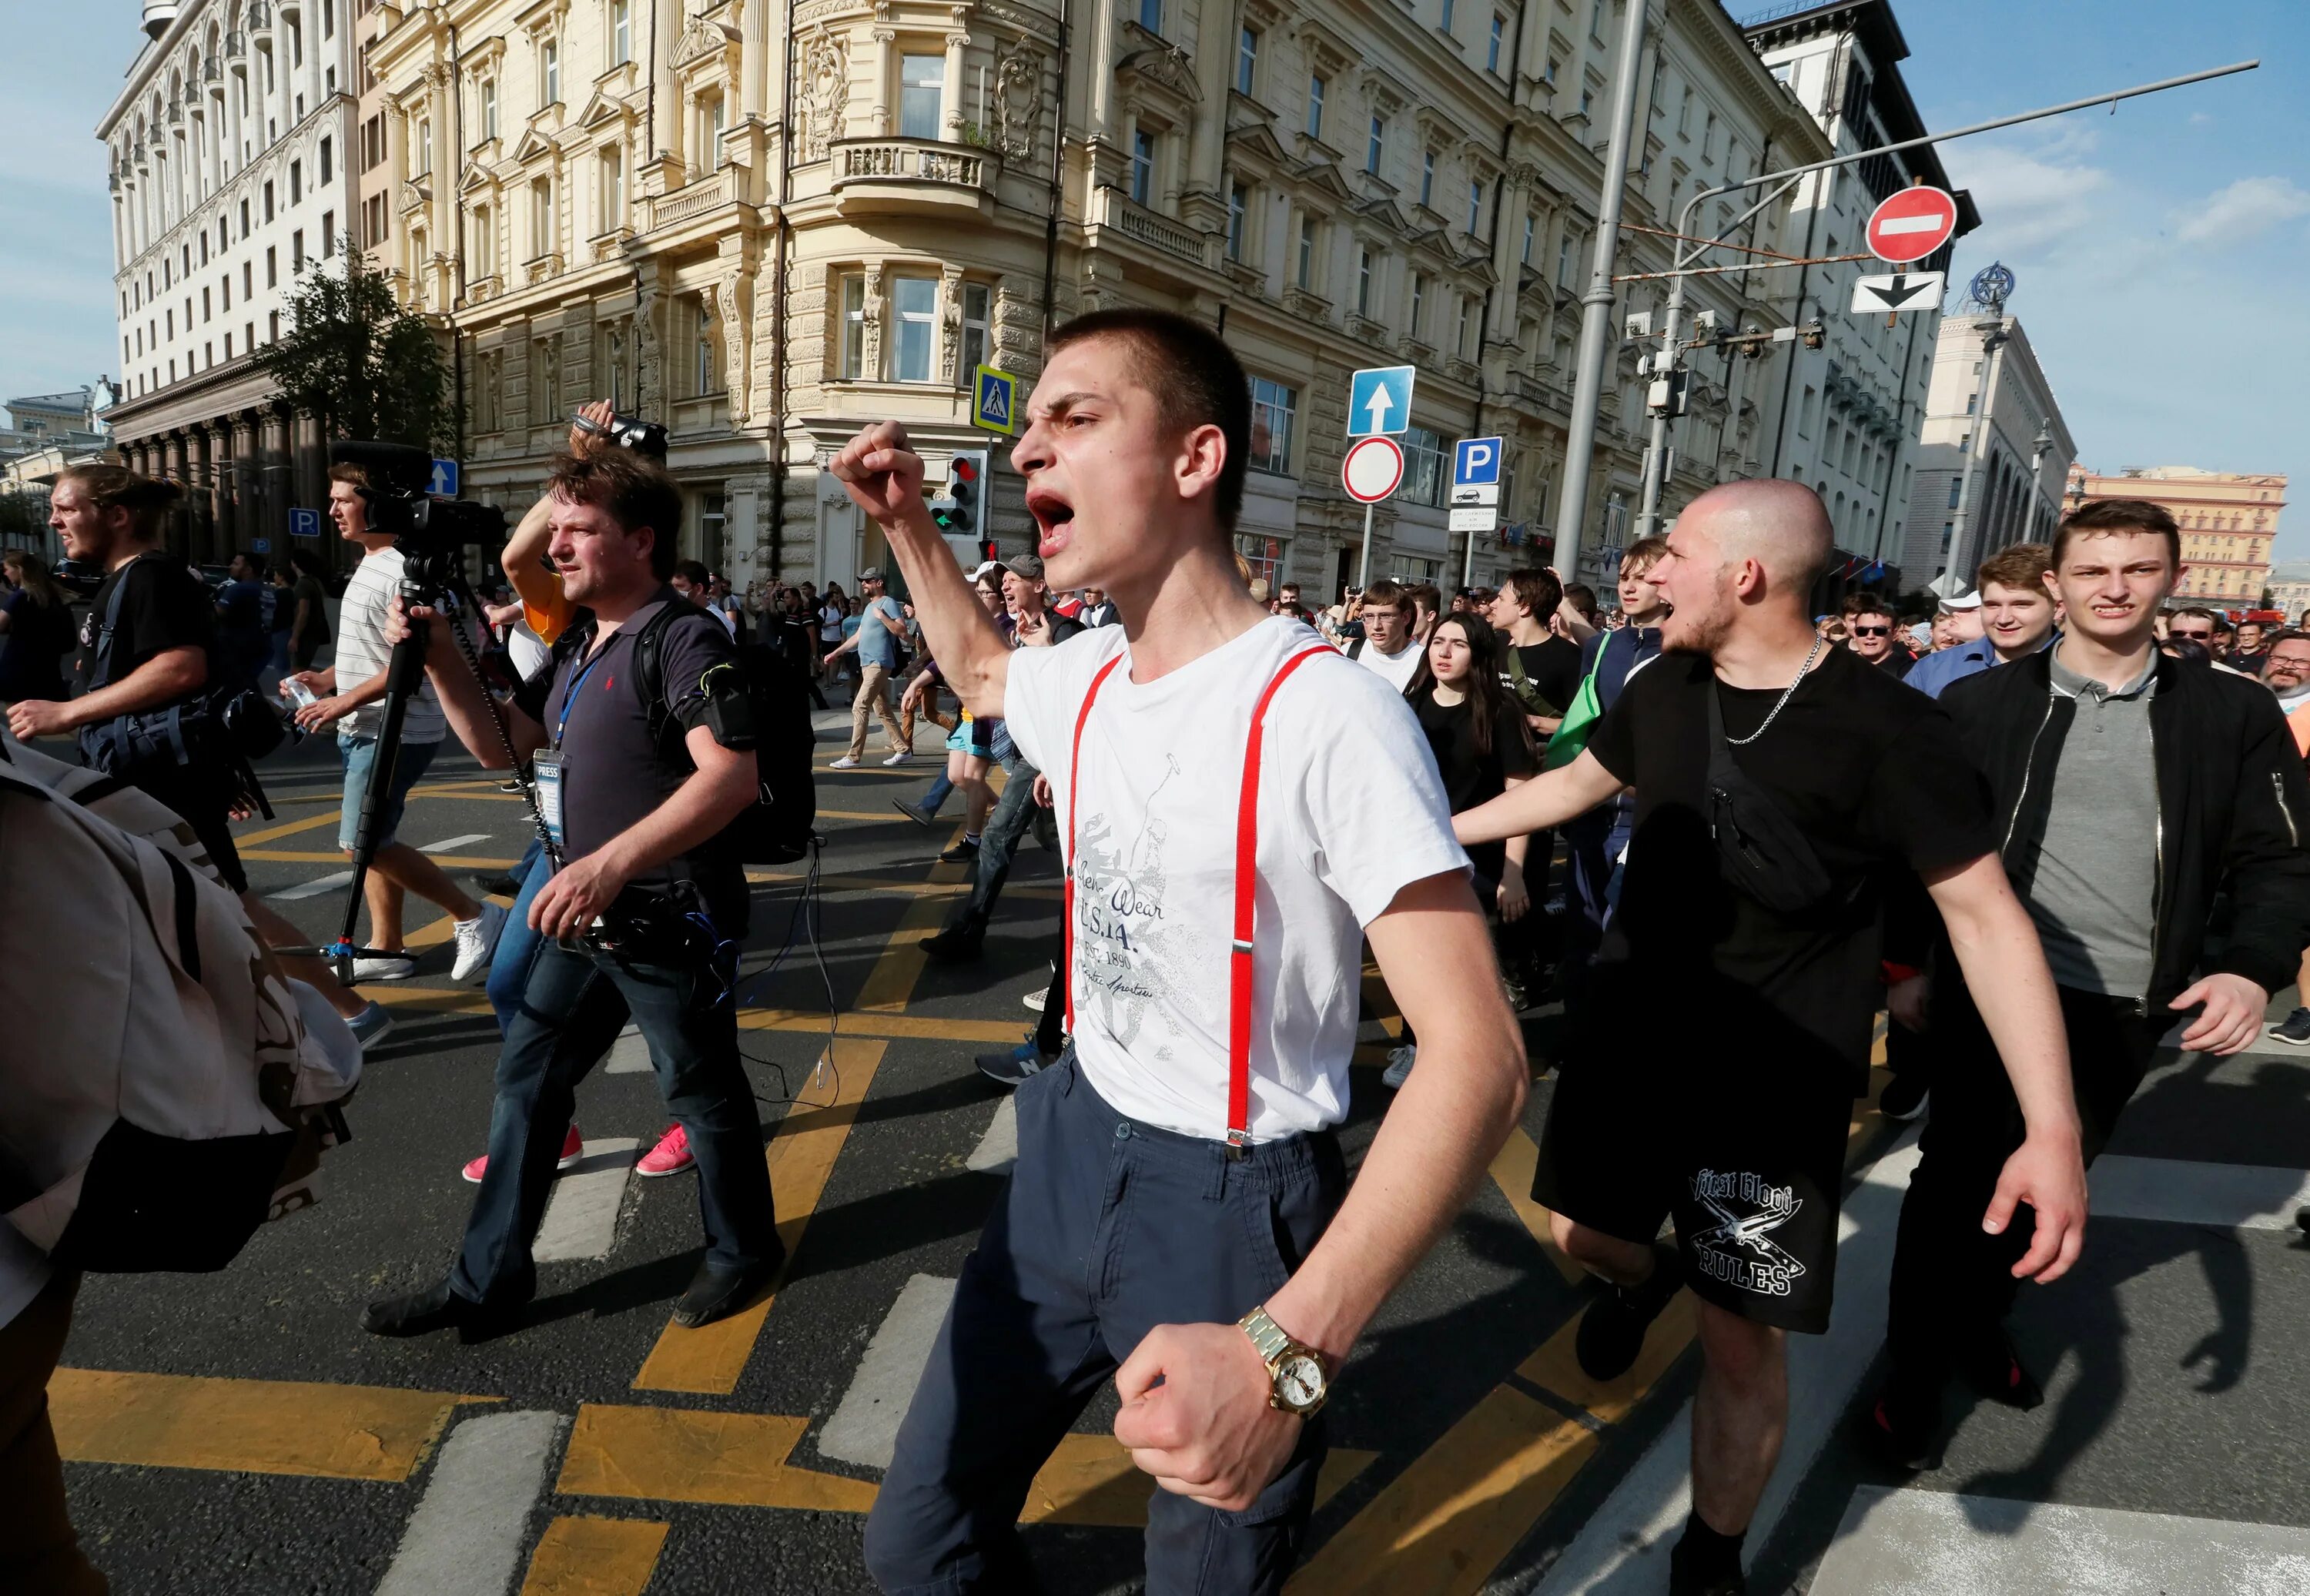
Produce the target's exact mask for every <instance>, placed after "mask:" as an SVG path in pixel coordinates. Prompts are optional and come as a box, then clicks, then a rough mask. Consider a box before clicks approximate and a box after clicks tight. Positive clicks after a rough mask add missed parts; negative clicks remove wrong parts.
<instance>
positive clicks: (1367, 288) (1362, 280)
mask: <svg viewBox="0 0 2310 1596" xmlns="http://www.w3.org/2000/svg"><path fill="white" fill-rule="evenodd" d="M1371 266H1372V262H1371V251H1370V250H1368V249H1359V250H1357V251H1356V314H1357V315H1358V316H1369V315H1370V314H1371V279H1372V271H1371Z"/></svg>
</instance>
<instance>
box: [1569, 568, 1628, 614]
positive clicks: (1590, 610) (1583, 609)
mask: <svg viewBox="0 0 2310 1596" xmlns="http://www.w3.org/2000/svg"><path fill="white" fill-rule="evenodd" d="M1623 558H1626V557H1625V556H1623ZM1564 596H1565V597H1566V598H1568V599H1570V600H1571V601H1572V607H1573V608H1574V609H1576V610H1577V611H1579V612H1580V613H1581V615H1582V617H1583V618H1584V619H1585V620H1587V621H1588V623H1589V624H1590V625H1591V626H1593V625H1594V624H1595V622H1596V619H1597V617H1598V616H1600V615H1602V613H1603V612H1602V609H1600V608H1599V607H1598V605H1597V603H1596V590H1595V589H1594V588H1593V587H1591V586H1589V585H1588V584H1587V583H1585V582H1567V583H1566V584H1565V585H1564Z"/></svg>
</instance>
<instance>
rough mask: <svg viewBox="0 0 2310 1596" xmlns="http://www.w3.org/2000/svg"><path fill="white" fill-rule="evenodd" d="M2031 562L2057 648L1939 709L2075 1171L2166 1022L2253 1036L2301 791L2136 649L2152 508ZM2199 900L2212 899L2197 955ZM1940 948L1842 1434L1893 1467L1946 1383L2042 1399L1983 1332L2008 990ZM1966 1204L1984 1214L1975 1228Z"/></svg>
mask: <svg viewBox="0 0 2310 1596" xmlns="http://www.w3.org/2000/svg"><path fill="white" fill-rule="evenodd" d="M2052 561H2053V584H2054V589H2055V591H2056V593H2057V594H2059V596H2060V599H2061V602H2062V610H2063V632H2062V638H2061V640H2060V642H2058V643H2057V644H2055V645H2054V646H2053V647H2052V648H2050V649H2046V650H2044V651H2043V652H2040V653H2036V654H2033V655H2029V656H2028V658H2026V659H2022V660H2019V661H2017V662H2014V663H2013V664H2009V665H2006V666H2003V667H2001V668H2000V669H1997V670H1993V671H1988V672H1983V673H1982V674H1980V675H1977V676H1975V677H1973V678H1971V679H1969V680H1967V681H1962V682H1959V683H1958V685H1957V686H1956V687H1954V688H1952V689H1951V690H1950V691H1949V692H1948V693H1946V694H1945V695H1944V696H1943V698H1942V700H1941V701H1942V703H1943V704H1945V705H1946V706H1947V707H1948V709H1949V713H1950V718H1951V719H1952V720H1953V721H1954V723H1955V724H1956V727H1957V731H1958V735H1959V737H1960V738H1961V739H1962V740H1963V743H1964V747H1965V751H1966V753H1967V754H1968V755H1970V757H1971V761H1972V763H1973V764H1975V765H1976V766H1977V767H1978V768H1980V770H1981V771H1982V772H1983V773H1984V774H1985V775H1986V776H1987V777H1988V778H1989V784H1990V786H1991V788H1992V810H1991V818H1992V820H1993V822H1994V830H1995V834H1996V835H1997V836H1998V837H2001V838H2002V843H2001V845H2000V852H2001V853H2002V856H2003V862H2004V868H2005V872H2006V873H2007V874H2010V877H2011V879H2012V881H2013V890H2014V891H2016V892H2017V893H2018V894H2019V898H2020V901H2021V903H2022V905H2023V906H2025V907H2026V909H2027V911H2028V915H2029V916H2030V917H2031V919H2032V920H2033V921H2034V922H2035V924H2036V938H2035V939H2033V940H2032V944H2031V947H2032V952H2033V956H2035V951H2034V950H2035V949H2036V945H2037V943H2039V942H2042V944H2043V949H2044V951H2043V954H2042V956H2041V957H2042V958H2043V959H2044V961H2045V965H2047V966H2048V967H2050V968H2051V971H2052V978H2053V980H2054V983H2055V984H2056V990H2057V999H2056V1001H2057V1002H2058V1003H2059V1013H2058V1018H2059V1020H2060V1023H2061V1024H2062V1026H2063V1028H2065V1029H2066V1031H2067V1033H2068V1043H2069V1054H2070V1057H2071V1060H2072V1069H2073V1072H2074V1076H2075V1088H2076V1090H2075V1104H2076V1106H2075V1110H2074V1122H2075V1123H2077V1124H2078V1125H2079V1126H2080V1138H2081V1140H2080V1142H2079V1144H2078V1150H2079V1151H2080V1152H2081V1154H2082V1157H2083V1158H2084V1159H2085V1160H2086V1161H2087V1162H2090V1161H2091V1160H2092V1159H2093V1158H2095V1157H2096V1156H2097V1155H2098V1154H2099V1153H2100V1151H2101V1149H2103V1147H2104V1146H2106V1144H2107V1142H2108V1141H2109V1136H2110V1132H2111V1130H2112V1129H2113V1127H2114V1126H2115V1122H2116V1120H2117V1116H2118V1115H2119V1113H2120V1112H2121V1111H2122V1110H2123V1108H2124V1106H2125V1104H2126V1102H2127V1100H2128V1099H2129V1098H2131V1097H2132V1096H2133V1093H2134V1089H2136V1088H2137V1087H2139V1086H2140V1085H2141V1078H2142V1076H2143V1074H2144V1073H2145V1072H2146V1071H2148V1070H2149V1063H2150V1060H2151V1056H2152V1054H2154V1052H2155V1051H2156V1049H2157V1047H2158V1044H2159V1039H2160V1038H2161V1037H2163V1036H2164V1035H2165V1034H2166V1032H2167V1029H2168V1028H2170V1027H2171V1026H2172V1024H2173V1023H2174V1020H2175V1016H2177V1015H2181V1016H2184V1018H2185V1019H2187V1020H2188V1024H2187V1026H2186V1028H2184V1030H2183V1032H2182V1037H2181V1045H2182V1046H2183V1048H2184V1050H2185V1051H2191V1052H2199V1053H2208V1054H2232V1053H2236V1052H2238V1051H2239V1050H2240V1049H2242V1048H2244V1047H2245V1046H2247V1045H2250V1044H2251V1043H2252V1042H2253V1041H2254V1038H2255V1037H2257V1036H2259V1035H2260V1034H2261V1032H2262V1015H2263V1011H2264V1010H2265V1009H2266V1008H2267V1007H2268V1004H2269V1002H2270V996H2271V993H2272V992H2275V991H2277V990H2279V989H2280V988H2282V987H2283V986H2285V984H2286V983H2287V977H2288V976H2291V975H2293V974H2295V973H2296V967H2297V962H2298V960H2299V958H2300V955H2301V953H2302V950H2303V948H2304V947H2305V945H2306V944H2310V853H2306V852H2305V850H2304V848H2303V846H2302V832H2301V827H2302V825H2303V823H2304V821H2305V820H2310V784H2306V782H2305V779H2304V776H2303V768H2302V759H2301V754H2300V752H2299V750H2297V748H2296V746H2295V743H2294V739H2293V737H2292V736H2291V735H2290V734H2289V733H2288V731H2287V728H2286V724H2285V720H2284V718H2283V717H2282V716H2280V714H2279V711H2278V706H2277V705H2276V704H2275V703H2274V702H2273V701H2272V698H2271V693H2270V692H2269V691H2268V690H2266V689H2264V688H2263V687H2262V686H2261V685H2260V684H2258V683H2256V682H2253V681H2245V680H2241V679H2239V678H2237V677H2235V676H2225V675H2223V674H2221V673H2219V672H2213V671H2210V670H2201V669H2198V668H2196V667H2194V666H2193V665H2191V664H2185V663H2184V662H2181V661H2177V660H2167V659H2164V658H2161V657H2160V655H2159V654H2158V648H2157V644H2156V640H2155V638H2153V637H2152V636H2151V630H2152V628H2153V626H2154V624H2155V621H2156V619H2157V615H2158V610H2159V607H2160V606H2161V605H2162V604H2163V603H2165V600H2166V598H2167V595H2168V594H2171V593H2172V592H2173V590H2174V585H2175V583H2176V582H2177V581H2178V580H2179V579H2180V577H2181V574H2182V569H2183V567H2182V561H2181V540H2180V534H2179V530H2178V528H2177V527H2176V525H2175V521H2174V518H2173V516H2171V515H2169V514H2168V513H2167V511H2166V510H2165V509H2164V508H2163V507H2159V506H2158V505H2155V504H2151V503H2149V502H2146V501H2144V500H2140V499H2103V500H2097V501H2094V502H2091V503H2089V504H2087V505H2085V506H2084V507H2082V508H2080V509H2078V510H2076V511H2073V512H2072V513H2071V515H2070V516H2069V517H2068V518H2067V519H2066V520H2064V521H2063V523H2062V525H2061V526H2060V528H2059V530H2058V531H2056V532H2055V533H2054V544H2053V551H2052ZM2113 816H2130V817H2138V818H2139V820H2141V821H2143V822H2146V823H2139V824H2133V825H2124V826H2113V825H2112V824H2111V823H2110V822H2111V818H2112V817H2113ZM2218 893H2226V894H2227V895H2228V899H2229V903H2230V924H2229V926H2228V932H2227V934H2226V935H2224V936H2223V937H2222V938H2221V939H2220V940H2219V942H2217V941H2212V940H2210V938H2209V936H2208V923H2209V920H2210V916H2211V914H2212V911H2213V906H2214V900H2215V898H2216V895H2217V894H2218ZM1936 896H1937V897H1938V896H1939V895H1938V894H1936ZM1941 908H1942V914H1943V918H1944V920H1945V921H1946V922H1947V923H1948V925H1947V934H1948V935H1949V937H1950V939H1951V940H1955V939H1956V938H1957V937H1958V935H1959V926H1958V922H1957V920H1956V917H1955V916H1954V915H1953V914H1951V912H1950V907H1949V906H1948V905H1947V904H1946V903H1943V904H1942V905H1941ZM1958 953H1959V961H1958V967H1956V968H1951V967H1950V966H1949V964H1948V963H1947V962H1946V961H1941V963H1939V964H1938V965H1937V966H1936V970H1935V974H1934V976H1933V977H1932V998H1931V1005H1930V1008H1929V1009H1928V1016H1929V1026H1928V1031H1927V1034H1928V1036H1929V1037H1931V1039H1932V1047H1933V1053H1934V1058H1933V1073H1934V1087H1933V1091H1934V1107H1933V1115H1932V1121H1931V1123H1929V1124H1928V1125H1927V1127H1926V1130H1925V1134H1924V1142H1923V1149H1924V1158H1923V1160H1922V1162H1920V1163H1919V1164H1918V1166H1917V1169H1916V1173H1915V1175H1912V1176H1911V1178H1910V1182H1909V1190H1908V1195H1907V1197H1906V1200H1905V1201H1904V1202H1903V1204H1902V1208H1901V1227H1900V1235H1899V1240H1898V1245H1897V1247H1896V1250H1895V1253H1894V1258H1893V1279H1892V1288H1891V1309H1890V1314H1889V1329H1888V1350H1889V1353H1890V1355H1891V1372H1890V1374H1889V1377H1888V1380H1887V1383H1886V1385H1885V1387H1884V1390H1883V1392H1882V1393H1881V1394H1880V1397H1879V1399H1878V1401H1877V1402H1876V1404H1875V1406H1874V1407H1873V1409H1872V1410H1871V1414H1870V1421H1869V1425H1868V1427H1867V1434H1868V1436H1869V1438H1870V1439H1871V1442H1872V1443H1873V1444H1875V1445H1876V1447H1877V1448H1878V1450H1879V1451H1880V1452H1881V1453H1883V1455H1884V1456H1885V1457H1886V1458H1887V1459H1888V1460H1889V1461H1890V1462H1896V1463H1898V1464H1901V1465H1903V1466H1906V1467H1909V1468H1916V1467H1922V1466H1924V1465H1926V1464H1928V1463H1930V1462H1932V1457H1933V1455H1934V1453H1935V1451H1936V1449H1937V1444H1938V1436H1939V1430H1940V1427H1941V1395H1942V1388H1943V1387H1944V1385H1945V1384H1946V1383H1948V1380H1949V1378H1950V1375H1953V1374H1954V1375H1962V1376H1964V1377H1965V1378H1966V1379H1967V1381H1968V1382H1969V1383H1971V1384H1973V1386H1974V1387H1975V1388H1976V1390H1978V1391H1979V1392H1982V1393H1983V1394H1984V1395H1985V1396H1988V1397H1990V1398H1991V1399H1992V1400H1993V1401H2001V1402H2005V1403H2009V1404H2010V1405H2012V1406H2015V1407H2022V1408H2028V1407H2034V1406H2035V1405H2036V1403H2037V1402H2038V1401H2040V1400H2041V1391H2042V1388H2041V1386H2040V1385H2039V1383H2038V1381H2037V1379H2036V1376H2035V1375H2032V1374H2031V1373H2030V1372H2029V1371H2028V1369H2027V1368H2026V1367H2025V1366H2023V1364H2022V1362H2021V1360H2020V1357H2019V1354H2018V1353H2016V1351H2015V1350H2014V1348H2013V1344H2012V1341H2011V1340H2010V1338H2009V1337H2008V1336H2007V1334H2006V1331H2005V1327H2004V1320H2005V1316H2006V1314H2007V1313H2008V1312H2009V1311H2010V1308H2011V1306H2012V1303H2013V1297H2014V1286H2015V1282H2016V1281H2017V1280H2018V1279H2023V1278H2027V1277H2028V1276H2030V1275H2032V1274H2035V1273H2036V1272H2037V1271H2036V1267H2035V1266H2036V1263H2037V1262H2039V1254H2040V1253H2042V1252H2043V1250H2044V1248H2043V1237H2042V1231H2043V1229H2044V1227H2045V1222H2046V1219H2047V1215H2046V1214H2045V1211H2044V1208H2043V1205H2042V1204H2041V1205H2039V1213H2038V1220H2037V1222H2038V1229H2039V1231H2040V1233H2041V1235H2040V1236H2039V1239H2038V1241H2037V1242H2036V1243H2034V1244H2033V1243H2032V1242H2031V1241H2030V1240H2029V1238H2028V1227H2026V1226H2025V1225H2024V1224H2022V1223H2021V1222H2020V1220H2019V1216H2018V1215H2017V1216H2015V1221H2014V1222H2013V1223H2012V1224H2010V1225H2008V1224H2005V1223H2003V1222H2002V1219H2004V1218H2005V1216H2006V1215H2007V1214H2008V1213H2009V1212H2010V1211H2011V1210H2012V1208H2013V1204H2012V1201H2011V1199H2012V1198H2013V1197H2015V1196H2017V1195H2018V1196H2022V1197H2024V1198H2026V1199H2028V1201H2036V1198H2035V1194H2034V1193H2021V1192H2017V1191H2016V1190H2015V1187H2014V1183H2013V1179H2012V1169H2011V1160H2014V1159H2017V1158H2023V1157H2025V1156H2026V1154H2027V1149H2028V1141H2029V1140H2030V1139H2033V1138H2035V1137H2036V1134H2037V1130H2036V1115H2035V1114H2034V1112H2033V1110H2032V1107H2031V1106H2030V1104H2029V1103H2028V1097H2027V1092H2026V1088H2025V1082H2024V1080H2023V1078H2022V1076H2021V1075H2020V1074H2019V1072H2018V1071H2015V1070H2014V1069H2013V1065H2014V1063H2015V1055H2014V1052H2013V1049H2012V1047H2011V1045H2010V1043H2009V1040H2008V1035H2007V1033H2006V1028H2005V1024H2004V1021H2005V1018H2006V1016H2007V1015H2008V1014H2010V1005H2011V993H2010V975H2003V976H2001V975H1999V974H1998V973H1996V972H1992V971H1989V970H1986V969H1983V968H1979V967H1976V963H1975V962H1974V961H1973V960H1970V959H1967V958H1964V950H1963V946H1962V943H1959V946H1958ZM2001 988H2004V989H2005V990H2001ZM2001 1054H2002V1055H2003V1060H2004V1062H2003V1063H2002V1065H2001V1063H2000V1055H2001ZM2017 1092H2019V1093H2021V1096H2020V1097H2019V1098H2017V1096H2016V1094H2017ZM2017 1149H2019V1150H2017ZM2001 1169H2002V1170H2003V1171H2004V1172H2005V1173H2004V1174H2003V1175H2001V1174H2000V1171H2001ZM2063 1201H2066V1195H2064V1197H2063ZM1984 1202H1987V1203H1988V1204H1990V1214H1991V1217H1992V1218H1993V1219H1998V1220H2000V1221H2001V1222H1999V1223H1995V1224H1992V1225H1988V1226H1984V1224H1983V1223H1982V1222H1981V1220H1980V1219H1978V1218H1977V1216H1978V1215H1979V1213H1980V1212H1981V1210H1982V1205H1983V1204H1984ZM2054 1222H2055V1223H2056V1224H2059V1223H2061V1222H2062V1220H2061V1219H2060V1218H2058V1217H2057V1218H2056V1219H2055V1221H2054ZM2025 1253H2026V1255H2025ZM2041 1278H2042V1277H2041Z"/></svg>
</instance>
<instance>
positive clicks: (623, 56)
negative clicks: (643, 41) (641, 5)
mask: <svg viewBox="0 0 2310 1596" xmlns="http://www.w3.org/2000/svg"><path fill="white" fill-rule="evenodd" d="M633 58H634V7H633V0H610V65H612V66H623V65H625V64H626V63H627V62H629V61H630V60H632V59H633Z"/></svg>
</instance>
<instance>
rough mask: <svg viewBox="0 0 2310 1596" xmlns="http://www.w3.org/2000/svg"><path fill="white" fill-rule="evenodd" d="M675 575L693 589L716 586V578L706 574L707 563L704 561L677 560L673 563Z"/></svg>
mask: <svg viewBox="0 0 2310 1596" xmlns="http://www.w3.org/2000/svg"><path fill="white" fill-rule="evenodd" d="M673 575H675V576H677V577H681V578H682V580H683V581H685V582H687V583H689V584H690V585H691V586H692V587H710V586H712V585H714V578H713V577H709V576H708V575H707V574H706V562H705V561H703V560H699V559H677V560H675V561H674V562H673Z"/></svg>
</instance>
